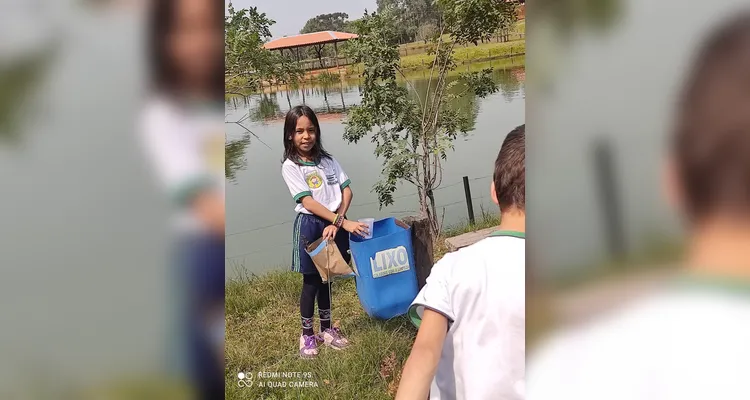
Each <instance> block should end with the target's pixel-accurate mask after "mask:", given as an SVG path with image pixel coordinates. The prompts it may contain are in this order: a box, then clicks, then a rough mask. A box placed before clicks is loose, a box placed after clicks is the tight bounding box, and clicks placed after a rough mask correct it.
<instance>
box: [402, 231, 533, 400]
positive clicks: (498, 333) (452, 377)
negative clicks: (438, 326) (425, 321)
mask: <svg viewBox="0 0 750 400" xmlns="http://www.w3.org/2000/svg"><path fill="white" fill-rule="evenodd" d="M524 238H525V235H524V234H523V233H519V232H508V231H503V232H496V233H494V234H492V236H490V237H488V238H486V239H484V240H482V241H479V242H477V243H475V244H473V245H471V246H469V247H466V248H463V249H460V250H458V251H457V252H453V253H449V254H447V255H445V257H443V258H442V259H441V260H440V261H438V262H437V263H436V264H435V266H434V267H433V268H432V271H431V272H430V276H429V277H428V278H427V283H426V284H425V286H424V287H423V288H422V290H421V291H420V292H419V294H418V295H417V298H416V299H415V300H414V302H413V303H412V305H411V307H410V308H409V316H410V318H411V320H412V322H413V323H414V324H415V325H416V326H417V327H418V326H419V325H420V324H421V320H422V315H423V313H424V309H430V310H433V311H435V312H437V313H440V314H442V315H443V316H445V317H446V318H447V319H448V323H449V328H448V333H447V335H446V338H445V342H444V343H443V349H442V353H441V356H440V362H439V364H438V367H437V371H436V374H435V378H434V379H433V381H432V384H431V386H430V399H431V400H449V399H467V400H485V399H486V400H489V399H492V400H496V399H503V400H516V399H523V398H524V394H523V392H524V379H525V378H524V371H525V351H524V350H525V343H526V342H525V340H526V339H525V331H526V307H525V304H526V295H525V294H526V272H525V267H526V246H525V239H524Z"/></svg>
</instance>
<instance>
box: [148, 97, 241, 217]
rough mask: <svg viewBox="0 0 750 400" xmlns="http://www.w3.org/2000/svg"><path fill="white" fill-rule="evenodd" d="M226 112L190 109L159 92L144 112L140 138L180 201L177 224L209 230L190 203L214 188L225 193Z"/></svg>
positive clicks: (173, 196) (165, 184)
mask: <svg viewBox="0 0 750 400" xmlns="http://www.w3.org/2000/svg"><path fill="white" fill-rule="evenodd" d="M222 112H223V110H221V109H218V112H217V111H216V110H213V109H209V108H193V109H188V108H187V107H183V106H180V105H178V104H177V103H175V102H173V101H170V100H168V99H166V98H161V97H160V98H154V99H152V100H151V101H150V102H149V103H148V106H147V108H146V109H145V112H144V114H143V116H142V120H141V129H140V133H141V139H142V140H143V144H144V146H145V149H146V151H147V154H148V155H149V158H150V159H151V162H152V165H153V166H154V167H155V170H156V173H157V177H158V178H159V181H160V182H161V183H162V186H163V188H164V189H165V191H166V193H167V194H169V196H170V199H171V200H173V202H174V204H175V205H176V208H177V215H176V226H177V228H178V229H181V230H187V231H203V230H205V229H207V227H205V226H203V224H202V223H201V222H200V221H199V220H198V218H197V217H195V216H194V215H193V214H192V212H191V210H190V209H189V208H188V207H187V202H188V201H189V200H191V196H192V195H194V194H196V193H198V192H200V191H202V190H214V191H216V193H218V194H220V195H221V196H224V187H225V180H226V178H225V163H224V150H225V146H224V142H225V138H224V126H223V125H224V123H223V114H222Z"/></svg>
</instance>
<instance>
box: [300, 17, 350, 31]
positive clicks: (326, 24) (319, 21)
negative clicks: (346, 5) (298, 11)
mask: <svg viewBox="0 0 750 400" xmlns="http://www.w3.org/2000/svg"><path fill="white" fill-rule="evenodd" d="M348 19H349V15H348V14H346V13H341V12H337V13H332V14H320V15H318V16H315V17H313V18H310V19H308V20H307V22H306V23H305V26H304V27H302V29H301V30H300V31H299V33H312V32H320V31H343V30H344V28H345V26H346V23H347V20H348Z"/></svg>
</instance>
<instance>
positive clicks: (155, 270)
mask: <svg viewBox="0 0 750 400" xmlns="http://www.w3.org/2000/svg"><path fill="white" fill-rule="evenodd" d="M147 5H148V2H147V1H137V0H119V1H114V0H112V1H106V0H103V1H93V0H91V1H80V0H75V1H74V0H48V1H45V0H40V1H13V0H11V1H10V2H8V1H5V2H2V4H0V38H2V39H0V182H2V184H3V190H2V193H3V196H2V197H3V199H2V202H1V206H0V266H1V269H0V270H1V271H2V276H1V277H0V326H2V329H0V354H1V355H2V356H0V398H5V399H7V398H58V399H59V398H102V397H105V396H114V398H182V397H184V396H185V393H186V392H185V385H184V384H183V383H182V382H179V381H177V380H176V379H173V378H172V376H171V375H167V361H168V360H167V359H166V354H167V353H166V351H165V348H167V347H168V346H169V345H170V342H171V341H172V339H171V338H170V334H169V332H170V329H171V328H174V327H170V323H171V321H172V319H170V318H169V313H168V311H167V310H169V309H170V307H172V304H171V303H172V302H173V301H174V299H173V298H172V297H171V295H170V294H169V292H168V291H167V290H166V288H167V265H168V263H169V258H170V256H171V254H170V251H171V249H170V246H171V240H172V238H171V236H170V234H169V226H168V222H169V214H168V210H169V203H168V201H167V200H168V199H167V198H166V197H165V196H164V195H163V193H161V192H160V191H159V190H158V189H160V187H159V185H158V181H157V180H156V179H155V177H154V171H153V169H152V168H151V166H150V163H149V160H147V159H146V157H145V154H144V153H145V152H144V151H143V148H142V144H141V143H140V142H139V140H138V138H137V121H138V118H139V115H140V112H141V108H142V106H143V104H144V98H145V96H146V93H147V89H148V87H147V75H146V68H145V64H144V61H145V51H144V49H145V48H144V45H145V42H144V40H143V39H144V33H145V26H144V23H145V19H144V16H145V13H146V11H147V7H146V6H147ZM217 6H218V7H221V6H220V5H218V4H217ZM117 396H121V397H117ZM110 398H112V397H110Z"/></svg>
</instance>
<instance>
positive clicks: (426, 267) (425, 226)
mask: <svg viewBox="0 0 750 400" xmlns="http://www.w3.org/2000/svg"><path fill="white" fill-rule="evenodd" d="M403 222H404V223H405V224H407V225H409V226H410V227H411V245H412V249H413V250H414V264H415V265H414V268H415V269H416V272H417V283H418V285H419V289H420V290H421V289H422V287H423V286H424V285H425V282H427V277H428V276H430V271H431V270H432V265H433V264H434V263H435V258H434V257H435V252H434V249H433V243H434V240H433V237H432V228H431V227H430V220H429V219H427V216H425V215H419V216H416V217H406V218H404V219H403Z"/></svg>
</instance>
